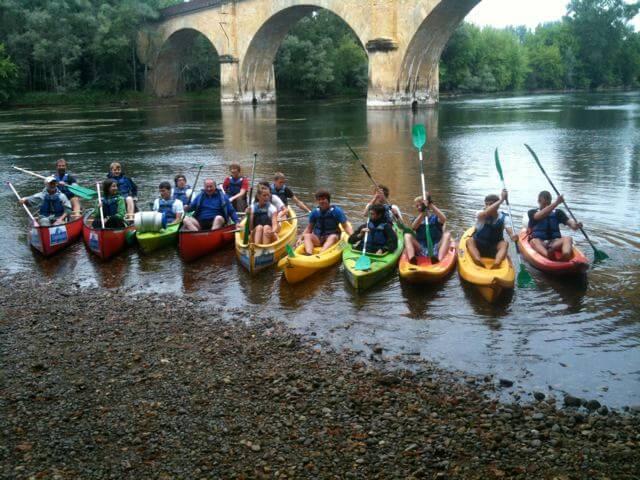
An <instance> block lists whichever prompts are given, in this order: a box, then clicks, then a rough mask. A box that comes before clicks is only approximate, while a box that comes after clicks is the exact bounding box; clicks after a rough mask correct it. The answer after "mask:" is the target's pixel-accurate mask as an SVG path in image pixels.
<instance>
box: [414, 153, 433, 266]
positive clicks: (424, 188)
mask: <svg viewBox="0 0 640 480" xmlns="http://www.w3.org/2000/svg"><path fill="white" fill-rule="evenodd" d="M418 155H419V157H420V180H421V181H422V201H423V202H424V203H425V204H426V203H427V185H426V182H425V179H424V158H423V156H422V149H420V150H418ZM424 230H425V234H426V236H427V249H428V250H429V251H428V253H429V256H430V257H433V254H434V252H433V239H432V238H431V231H430V230H429V212H427V213H426V214H425V216H424Z"/></svg>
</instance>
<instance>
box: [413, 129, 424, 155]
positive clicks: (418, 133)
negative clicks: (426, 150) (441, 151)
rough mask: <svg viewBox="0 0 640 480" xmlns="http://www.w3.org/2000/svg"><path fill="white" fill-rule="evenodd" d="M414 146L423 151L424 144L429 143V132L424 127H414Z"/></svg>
mask: <svg viewBox="0 0 640 480" xmlns="http://www.w3.org/2000/svg"><path fill="white" fill-rule="evenodd" d="M412 136H413V146H414V147H416V148H417V149H418V150H422V147H424V144H425V143H427V131H426V130H425V128H424V125H421V124H418V125H414V126H413V132H412Z"/></svg>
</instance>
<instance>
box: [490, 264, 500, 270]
mask: <svg viewBox="0 0 640 480" xmlns="http://www.w3.org/2000/svg"><path fill="white" fill-rule="evenodd" d="M498 268H500V264H499V263H495V262H494V263H493V264H492V265H491V269H490V270H496V269H498Z"/></svg>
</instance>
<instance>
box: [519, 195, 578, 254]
mask: <svg viewBox="0 0 640 480" xmlns="http://www.w3.org/2000/svg"><path fill="white" fill-rule="evenodd" d="M562 202H564V197H563V196H562V195H559V196H558V198H556V200H555V201H554V202H553V203H552V202H551V193H549V192H547V191H546V190H545V191H542V192H540V194H539V195H538V206H539V208H538V209H535V208H533V209H531V210H529V212H528V215H529V230H530V231H531V241H530V243H531V246H532V247H533V248H534V250H535V251H536V252H538V253H539V254H540V255H543V256H544V257H547V258H549V259H550V260H556V256H555V253H556V252H557V251H560V252H561V257H560V260H561V261H567V260H569V259H571V252H572V251H573V239H572V238H571V237H563V236H562V234H561V233H560V225H561V224H562V225H566V226H568V227H569V228H570V229H571V230H574V231H575V230H579V229H580V228H582V223H578V222H576V221H575V220H573V219H570V218H569V217H567V214H566V213H564V211H563V210H560V209H558V208H557V207H558V205H560V204H561V203H562Z"/></svg>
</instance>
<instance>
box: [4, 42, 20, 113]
mask: <svg viewBox="0 0 640 480" xmlns="http://www.w3.org/2000/svg"><path fill="white" fill-rule="evenodd" d="M17 77H18V67H16V65H15V63H13V62H12V61H11V59H10V58H9V57H8V56H7V55H6V53H5V49H4V45H3V44H2V43H0V103H4V102H6V101H7V100H8V99H9V98H10V97H11V95H12V94H13V92H14V90H15V88H16V80H17Z"/></svg>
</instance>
